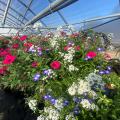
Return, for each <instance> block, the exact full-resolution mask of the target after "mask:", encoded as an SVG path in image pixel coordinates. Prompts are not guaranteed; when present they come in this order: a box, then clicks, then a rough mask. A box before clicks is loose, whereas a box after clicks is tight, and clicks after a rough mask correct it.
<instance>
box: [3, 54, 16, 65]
mask: <svg viewBox="0 0 120 120" xmlns="http://www.w3.org/2000/svg"><path fill="white" fill-rule="evenodd" d="M15 59H16V57H15V56H12V55H7V56H6V57H5V59H4V61H3V64H11V63H13V62H14V61H15Z"/></svg>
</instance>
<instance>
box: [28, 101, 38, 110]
mask: <svg viewBox="0 0 120 120" xmlns="http://www.w3.org/2000/svg"><path fill="white" fill-rule="evenodd" d="M28 106H29V108H30V109H31V110H33V111H35V110H36V106H37V100H30V101H29V103H28Z"/></svg>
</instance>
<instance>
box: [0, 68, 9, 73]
mask: <svg viewBox="0 0 120 120" xmlns="http://www.w3.org/2000/svg"><path fill="white" fill-rule="evenodd" d="M6 70H7V67H6V66H3V67H2V68H0V74H4V73H5V71H6Z"/></svg>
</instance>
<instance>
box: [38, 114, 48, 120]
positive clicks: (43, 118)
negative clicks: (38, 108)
mask: <svg viewBox="0 0 120 120" xmlns="http://www.w3.org/2000/svg"><path fill="white" fill-rule="evenodd" d="M37 120H46V116H44V115H40V116H38V117H37Z"/></svg>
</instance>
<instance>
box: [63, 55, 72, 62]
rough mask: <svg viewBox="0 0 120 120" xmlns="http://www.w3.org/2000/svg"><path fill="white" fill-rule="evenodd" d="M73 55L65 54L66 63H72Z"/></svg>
mask: <svg viewBox="0 0 120 120" xmlns="http://www.w3.org/2000/svg"><path fill="white" fill-rule="evenodd" d="M72 60H73V55H72V54H65V55H64V61H65V62H68V63H72Z"/></svg>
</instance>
